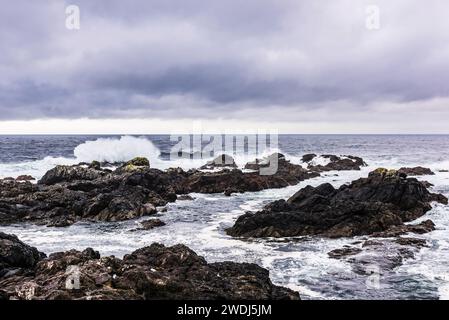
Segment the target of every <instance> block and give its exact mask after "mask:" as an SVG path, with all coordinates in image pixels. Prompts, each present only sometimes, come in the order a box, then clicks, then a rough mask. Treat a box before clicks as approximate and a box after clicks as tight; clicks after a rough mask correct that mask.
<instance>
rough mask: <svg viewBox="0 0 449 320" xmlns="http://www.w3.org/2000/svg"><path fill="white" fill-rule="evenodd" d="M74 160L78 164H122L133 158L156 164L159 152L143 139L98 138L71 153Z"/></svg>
mask: <svg viewBox="0 0 449 320" xmlns="http://www.w3.org/2000/svg"><path fill="white" fill-rule="evenodd" d="M73 153H74V155H75V158H76V159H77V160H78V161H80V162H91V161H94V160H97V161H100V162H104V161H106V162H123V161H127V160H130V159H133V158H135V157H146V158H148V159H150V162H151V161H154V162H156V161H157V159H158V157H159V155H160V150H159V149H158V148H157V147H155V146H154V144H153V143H152V142H151V141H150V140H148V139H146V138H143V137H131V136H123V137H120V138H119V139H116V138H100V139H97V140H95V141H86V142H85V143H83V144H80V145H79V146H77V147H76V148H75V150H74V151H73Z"/></svg>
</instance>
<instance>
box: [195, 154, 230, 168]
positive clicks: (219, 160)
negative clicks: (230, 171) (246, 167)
mask: <svg viewBox="0 0 449 320" xmlns="http://www.w3.org/2000/svg"><path fill="white" fill-rule="evenodd" d="M218 168H237V164H236V163H235V161H234V158H232V157H231V156H229V155H227V154H222V155H219V156H218V157H216V158H215V159H213V160H212V161H209V162H208V163H206V164H205V165H204V166H202V167H201V168H200V169H201V170H213V169H218Z"/></svg>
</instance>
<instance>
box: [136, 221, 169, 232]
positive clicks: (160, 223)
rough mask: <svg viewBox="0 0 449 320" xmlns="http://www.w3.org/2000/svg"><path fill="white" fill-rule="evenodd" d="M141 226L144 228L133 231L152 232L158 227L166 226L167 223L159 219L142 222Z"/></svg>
mask: <svg viewBox="0 0 449 320" xmlns="http://www.w3.org/2000/svg"><path fill="white" fill-rule="evenodd" d="M140 224H141V225H142V227H140V228H137V229H134V230H133V231H137V230H151V229H154V228H157V227H163V226H165V222H163V221H161V220H159V219H149V220H145V221H141V222H140Z"/></svg>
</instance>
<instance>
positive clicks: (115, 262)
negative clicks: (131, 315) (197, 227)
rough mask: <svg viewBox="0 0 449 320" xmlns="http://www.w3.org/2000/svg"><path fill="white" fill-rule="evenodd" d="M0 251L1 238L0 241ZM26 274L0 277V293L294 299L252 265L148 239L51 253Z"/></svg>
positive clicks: (79, 297)
mask: <svg viewBox="0 0 449 320" xmlns="http://www.w3.org/2000/svg"><path fill="white" fill-rule="evenodd" d="M0 250H2V251H3V250H4V249H3V242H0ZM26 267H29V268H31V269H32V272H30V273H29V274H27V275H26V276H17V275H10V276H7V277H5V276H4V277H0V296H2V297H3V298H8V299H33V300H34V299H36V300H42V299H44V300H53V299H62V300H69V299H70V300H71V299H76V300H116V299H126V300H142V299H147V300H150V299H151V300H154V299H184V300H186V299H188V300H191V299H198V300H202V299H236V300H240V299H255V300H259V299H299V295H298V293H297V292H294V291H292V290H290V289H287V288H283V287H278V286H275V285H273V284H272V282H271V281H270V278H269V273H268V270H266V269H263V268H261V267H259V266H257V265H255V264H249V263H234V262H218V263H207V262H206V260H204V258H202V257H200V256H198V255H197V254H196V253H195V252H193V251H192V250H190V249H189V248H187V247H186V246H184V245H175V246H172V247H165V246H163V245H161V244H152V245H151V246H148V247H144V248H141V249H138V250H136V251H134V252H133V253H131V254H128V255H125V256H124V258H123V259H118V258H115V257H113V256H110V257H100V254H99V253H98V252H96V251H94V250H93V249H90V248H88V249H86V250H84V251H82V252H81V251H77V250H70V251H66V252H59V253H53V254H51V255H50V256H49V257H48V258H46V259H40V260H39V261H37V263H36V261H33V262H32V263H31V262H30V263H28V264H26Z"/></svg>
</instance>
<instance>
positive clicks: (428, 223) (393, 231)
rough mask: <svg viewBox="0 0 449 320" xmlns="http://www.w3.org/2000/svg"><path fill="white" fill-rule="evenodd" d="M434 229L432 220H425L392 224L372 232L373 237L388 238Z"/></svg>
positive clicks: (422, 232)
mask: <svg viewBox="0 0 449 320" xmlns="http://www.w3.org/2000/svg"><path fill="white" fill-rule="evenodd" d="M434 230H435V224H434V223H433V221H432V220H425V221H423V222H421V223H419V224H402V225H396V226H392V227H390V228H389V229H387V230H385V231H382V232H376V233H373V235H372V236H373V237H382V238H390V237H397V236H400V235H403V234H406V233H416V234H424V233H428V232H431V231H434Z"/></svg>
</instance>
